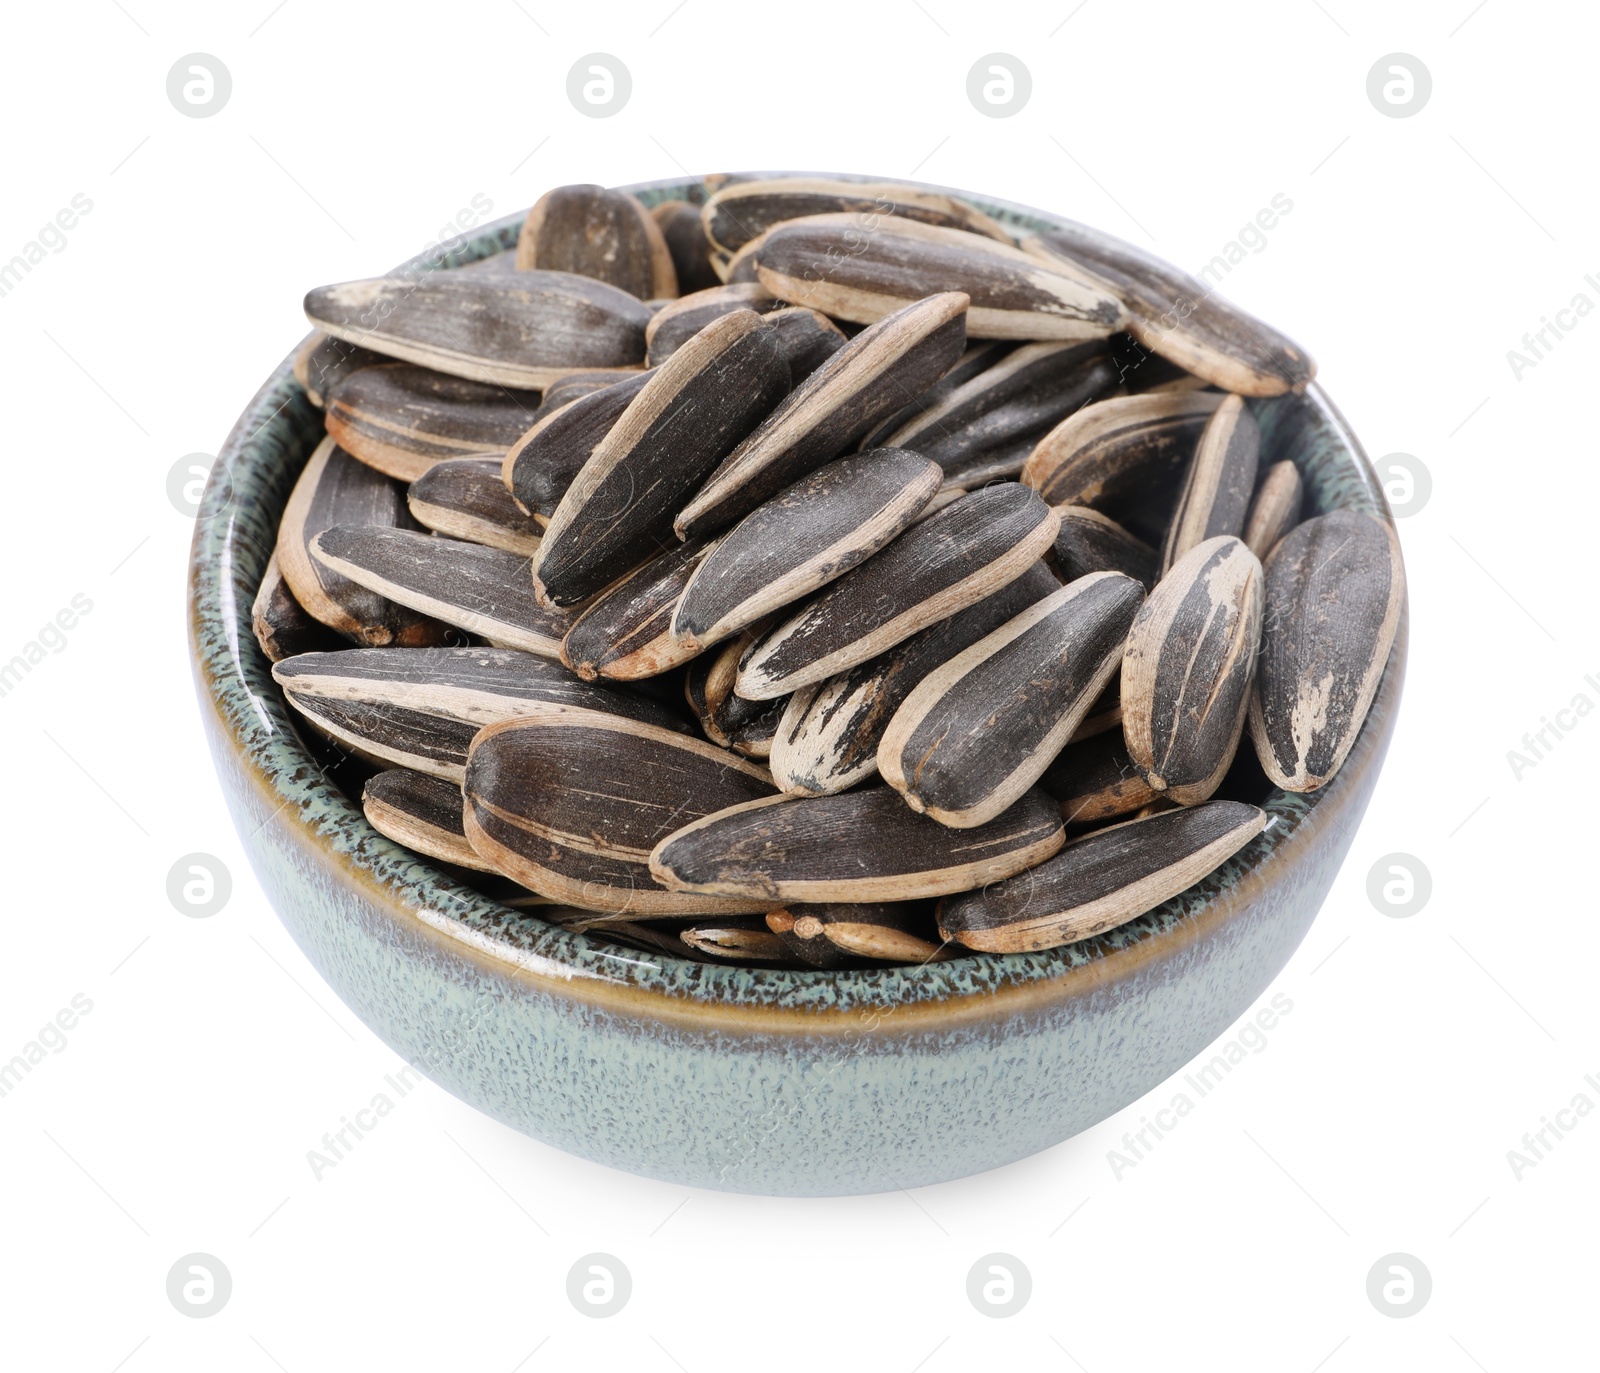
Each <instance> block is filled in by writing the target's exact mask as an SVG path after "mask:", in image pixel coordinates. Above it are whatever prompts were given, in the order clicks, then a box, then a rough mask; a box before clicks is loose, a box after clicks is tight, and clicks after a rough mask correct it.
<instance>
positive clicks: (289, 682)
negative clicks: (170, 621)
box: [272, 648, 689, 761]
mask: <svg viewBox="0 0 1600 1373" xmlns="http://www.w3.org/2000/svg"><path fill="white" fill-rule="evenodd" d="M272 676H273V680H274V681H276V682H277V683H278V685H279V686H281V687H282V688H283V689H284V691H285V692H286V693H287V694H288V695H290V696H315V697H317V698H318V699H319V700H324V701H343V702H353V703H356V704H360V705H365V706H376V707H384V706H397V707H400V708H402V709H405V710H412V711H420V712H422V713H423V714H425V715H434V716H438V717H439V718H440V719H446V720H460V721H461V722H462V723H463V724H469V725H472V726H473V727H474V728H475V729H481V728H482V727H483V726H484V725H494V724H499V723H500V722H501V721H503V720H517V719H521V718H523V717H525V716H528V715H536V714H537V715H548V714H552V713H571V712H573V711H579V712H588V713H591V714H592V713H595V712H598V713H600V714H603V715H620V716H624V717H626V718H628V719H630V720H640V721H643V722H644V723H645V724H648V725H654V726H655V727H656V728H658V729H668V730H674V731H676V732H678V733H680V734H681V733H687V732H688V731H689V726H688V725H687V724H686V723H685V722H684V721H683V720H681V719H680V718H679V717H678V716H677V714H676V713H675V712H674V711H673V710H672V709H671V708H670V707H668V706H667V705H665V704H664V703H662V702H660V701H656V700H652V699H651V698H650V697H649V696H645V695H643V694H642V693H640V692H637V691H631V690H628V689H627V688H622V687H610V686H591V685H590V684H589V683H587V682H581V681H578V680H577V679H576V678H574V677H573V676H572V674H571V673H569V672H568V671H567V670H566V669H565V668H563V667H561V666H560V665H559V664H557V663H553V662H551V661H550V660H549V659H547V658H540V657H537V656H536V655H534V654H531V653H523V652H520V651H518V650H516V649H509V648H350V649H345V650H344V651H343V652H337V653H302V654H300V655H299V656H298V657H295V658H289V659H286V660H285V661H283V662H281V663H279V664H278V665H277V666H276V667H274V668H273V670H272ZM463 761H464V755H463Z"/></svg>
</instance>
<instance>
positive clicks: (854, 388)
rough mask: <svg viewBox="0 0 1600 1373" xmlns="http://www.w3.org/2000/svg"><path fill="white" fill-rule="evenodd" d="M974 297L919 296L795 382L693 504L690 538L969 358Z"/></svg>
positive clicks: (679, 525)
mask: <svg viewBox="0 0 1600 1373" xmlns="http://www.w3.org/2000/svg"><path fill="white" fill-rule="evenodd" d="M966 305H967V298H966V297H965V296H964V295H962V294H961V293H960V292H949V293H946V294H944V295H938V296H933V297H931V298H930V299H928V300H921V301H917V302H916V303H915V304H912V305H908V306H906V307H905V308H904V309H903V310H900V311H898V312H897V313H895V314H893V315H890V316H889V317H888V318H887V319H884V320H881V321H879V322H878V323H877V324H875V325H873V326H872V327H871V328H870V329H866V330H863V331H862V332H861V333H859V334H857V335H856V337H855V338H853V339H851V340H850V342H848V343H847V344H845V345H844V346H843V347H842V348H840V349H839V350H838V351H837V352H836V353H834V354H833V356H832V357H830V358H829V359H828V360H827V361H826V362H824V363H823V364H822V365H821V366H820V367H818V368H817V370H816V371H814V372H813V373H811V375H810V376H808V377H807V378H806V379H805V380H804V381H803V382H801V383H800V384H799V385H798V386H796V387H795V389H794V390H793V391H791V392H790V393H789V395H788V396H787V397H786V398H785V399H784V401H783V403H782V404H781V405H779V406H778V407H777V409H775V410H774V411H773V412H772V413H771V414H770V415H768V416H767V418H766V419H765V420H763V421H762V423H761V424H760V426H759V427H758V428H757V429H756V430H755V432H754V433H752V434H751V435H750V436H749V437H748V438H746V439H745V440H744V442H742V443H741V444H740V445H739V446H738V447H737V448H735V449H734V450H733V452H732V453H730V454H729V455H728V456H727V457H726V458H725V459H724V460H723V461H722V463H721V464H720V465H719V466H718V467H717V469H716V470H715V471H714V472H713V473H712V474H711V476H710V478H709V479H708V480H707V481H706V483H705V485H704V486H703V487H702V488H701V489H700V491H699V492H698V493H697V494H696V495H695V497H694V498H693V499H692V500H691V501H690V502H689V503H688V504H687V505H686V506H685V507H684V508H683V510H682V512H681V513H680V514H679V515H678V518H677V521H676V523H675V526H674V527H675V528H676V530H677V534H678V537H679V538H680V539H698V538H704V537H706V536H707V535H709V534H714V533H716V532H718V531H719V530H722V529H725V528H726V527H727V526H728V525H730V524H733V523H734V522H735V521H736V520H739V519H740V518H742V517H743V516H745V515H748V514H749V513H750V512H751V511H752V510H754V509H755V508H756V506H758V505H760V504H761V502H762V501H764V500H766V499H768V498H769V497H770V496H774V495H776V494H777V493H778V492H779V491H780V490H782V489H783V488H784V487H785V486H788V485H789V483H791V482H793V481H796V480H798V479H799V478H801V477H803V476H805V475H806V473H808V472H812V471H815V470H816V469H817V468H818V467H821V466H822V464H823V463H825V462H827V461H828V460H829V459H831V458H836V457H838V456H839V454H841V453H843V452H844V451H845V450H846V449H847V448H849V447H850V446H851V444H853V443H854V442H855V441H856V440H857V439H858V438H860V437H861V435H862V434H864V433H865V432H866V431H867V430H868V429H871V428H872V427H873V426H874V425H875V424H877V423H878V422H879V421H880V420H881V419H883V418H884V417H885V416H886V415H888V414H889V413H890V412H891V411H894V410H898V409H899V408H900V407H901V406H903V405H904V404H905V403H906V402H907V400H909V399H910V398H911V397H912V396H915V395H916V394H917V393H918V392H920V391H923V390H925V389H926V388H927V387H928V386H930V385H932V384H933V383H934V382H935V381H937V380H938V379H939V378H940V377H941V376H943V375H944V373H945V372H946V371H948V370H949V369H950V367H951V366H953V365H954V364H955V362H956V360H957V359H958V358H959V357H960V356H961V351H962V349H963V347H964V346H965V341H966V332H965V330H966V322H965V321H966Z"/></svg>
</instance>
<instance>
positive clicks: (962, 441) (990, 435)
mask: <svg viewBox="0 0 1600 1373" xmlns="http://www.w3.org/2000/svg"><path fill="white" fill-rule="evenodd" d="M1116 384H1117V374H1116V368H1115V366H1114V365H1113V364H1112V361H1111V357H1110V354H1108V353H1107V352H1106V350H1105V345H1104V344H1102V343H1099V342H1094V343H1031V344H1026V345H1024V346H1023V347H1021V348H1017V349H1015V350H1014V351H1013V352H1011V353H1010V354H1009V355H1008V356H1007V357H1005V358H1003V359H1001V360H1000V361H999V362H997V363H996V364H995V365H994V366H993V367H990V368H987V369H985V370H984V371H982V372H979V373H978V375H977V376H975V377H973V378H972V379H971V380H970V381H968V382H967V383H966V384H965V385H964V386H961V387H958V388H957V389H956V390H954V391H952V392H951V393H950V394H949V395H947V396H946V397H945V398H944V399H943V400H942V401H941V402H939V403H937V404H935V405H933V406H932V407H930V408H929V409H927V410H925V411H923V412H922V414H920V415H919V416H917V417H916V418H915V419H913V420H912V421H911V422H910V423H908V424H906V425H905V426H904V427H903V428H901V429H899V430H898V431H896V432H895V433H894V434H892V435H891V436H890V437H889V438H888V439H887V440H886V443H887V445H888V446H889V447H894V448H911V449H915V450H916V451H917V452H918V453H921V454H922V456H923V457H925V458H932V459H933V460H934V461H935V462H936V463H938V464H939V466H940V467H942V468H944V470H945V472H946V473H952V472H958V471H961V470H963V469H971V468H973V467H974V466H976V460H977V459H978V458H979V457H981V456H982V455H986V454H987V455H992V454H994V453H996V452H997V451H998V450H1002V449H1015V448H1016V446H1017V444H1018V443H1019V442H1021V441H1023V440H1028V439H1032V438H1034V437H1036V436H1037V435H1039V434H1042V433H1044V432H1045V430H1047V429H1050V428H1052V427H1053V426H1054V425H1056V424H1057V423H1059V422H1060V421H1061V420H1062V419H1064V418H1066V416H1068V415H1071V414H1073V413H1074V412H1076V411H1077V410H1079V409H1081V408H1082V407H1083V406H1085V405H1087V404H1089V402H1091V401H1095V400H1099V399H1100V398H1102V397H1103V396H1107V395H1109V394H1110V393H1111V391H1112V390H1113V389H1114V388H1115V386H1116ZM1032 446H1033V445H1032V444H1031V443H1029V444H1027V445H1026V447H1025V448H1023V449H1022V450H1021V452H1020V456H1019V457H1018V459H1017V460H1016V470H1017V471H1020V470H1021V468H1022V460H1023V459H1025V458H1026V457H1027V454H1028V452H1029V451H1030V450H1031V449H1032ZM1007 465H1009V464H1007Z"/></svg>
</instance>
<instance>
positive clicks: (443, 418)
mask: <svg viewBox="0 0 1600 1373" xmlns="http://www.w3.org/2000/svg"><path fill="white" fill-rule="evenodd" d="M538 405H539V398H538V396H537V395H536V394H535V393H534V392H531V391H513V390H508V389H507V388H506V387H504V386H491V385H487V384H485V383H484V382H480V381H466V380H463V379H462V378H461V377H450V376H445V375H444V374H443V373H442V372H434V371H431V370H430V369H428V368H426V367H414V366H412V365H411V364H410V363H407V362H385V363H383V364H381V365H379V366H376V367H364V368H362V369H361V370H360V371H359V372H356V373H355V374H353V375H352V376H349V377H346V378H345V379H344V380H343V381H341V382H340V383H339V384H338V385H337V386H336V387H334V389H333V390H332V391H330V392H329V393H328V434H329V436H330V437H331V438H332V439H333V441H334V442H335V443H337V444H338V445H339V446H340V447H341V448H342V449H344V450H345V452H347V453H349V454H350V455H351V456H352V457H356V458H360V459H361V461H362V462H364V463H366V464H367V465H368V466H369V467H376V468H377V469H378V471H380V472H383V473H386V474H387V475H389V476H391V477H394V478H397V479H398V480H400V481H407V482H409V481H415V480H416V479H417V478H418V477H420V476H421V475H422V474H423V473H424V472H426V471H427V470H428V469H429V468H430V467H432V466H433V464H434V463H436V462H438V461H440V460H441V459H443V458H460V457H466V456H468V455H469V454H481V453H489V452H493V453H495V454H497V455H498V454H500V453H504V452H505V450H506V449H507V448H509V447H510V446H511V445H512V444H513V443H515V442H516V441H517V440H518V439H519V438H521V437H522V435H523V433H524V431H525V430H526V429H527V428H528V426H529V425H531V424H532V423H533V414H534V411H535V410H536V409H538Z"/></svg>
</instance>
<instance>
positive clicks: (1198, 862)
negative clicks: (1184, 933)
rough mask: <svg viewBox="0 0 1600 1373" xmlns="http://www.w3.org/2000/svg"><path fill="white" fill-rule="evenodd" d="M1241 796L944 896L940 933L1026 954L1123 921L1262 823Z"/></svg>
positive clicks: (1093, 839) (1097, 839) (1100, 837)
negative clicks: (1005, 879) (1015, 875)
mask: <svg viewBox="0 0 1600 1373" xmlns="http://www.w3.org/2000/svg"><path fill="white" fill-rule="evenodd" d="M1266 822H1267V817H1266V815H1265V813H1264V812H1262V811H1260V810H1258V809H1257V808H1256V807H1255V806H1247V805H1244V804H1243V803H1241V802H1238V801H1208V802H1206V804H1205V805H1203V806H1191V807H1186V808H1184V809H1181V810H1173V811H1164V812H1161V813H1159V814H1156V815H1152V816H1150V817H1148V818H1147V819H1143V820H1129V821H1125V822H1124V823H1122V824H1120V825H1111V826H1109V827H1107V828H1105V829H1100V830H1095V831H1094V832H1093V833H1091V834H1086V835H1084V836H1083V837H1082V838H1081V839H1076V840H1074V841H1073V842H1072V843H1070V844H1068V845H1067V846H1066V847H1065V848H1064V849H1062V850H1061V852H1060V853H1058V854H1056V856H1055V857H1054V858H1052V859H1050V860H1049V861H1048V862H1045V863H1041V864H1040V865H1039V866H1038V867H1036V868H1033V869H1032V870H1030V871H1029V872H1026V873H1024V874H1023V875H1022V876H1021V877H1018V878H1014V879H1012V880H1011V881H1009V882H996V883H995V884H994V885H993V886H989V887H986V888H984V889H983V890H982V891H971V892H966V893H963V894H962V895H960V896H952V897H949V898H947V899H946V900H944V901H941V902H940V903H939V933H940V934H941V935H943V936H944V938H946V939H955V940H959V941H960V942H961V943H963V944H965V945H966V946H967V947H968V948H969V949H980V950H983V951H984V952H987V953H1027V952H1033V951H1037V950H1039V949H1053V948H1056V947H1057V946H1059V945H1061V944H1071V943H1074V942H1076V941H1077V940H1080V939H1088V938H1089V937H1090V936H1091V935H1096V934H1103V933H1104V932H1105V931H1107V930H1113V929H1115V928H1116V927H1117V926H1118V925H1125V924H1127V923H1128V921H1130V920H1132V919H1134V918H1135V917H1137V916H1140V915H1143V914H1144V913H1145V912H1146V911H1150V910H1154V909H1155V908H1156V907H1157V906H1159V905H1160V904H1161V903H1162V902H1163V901H1169V900H1171V899H1172V898H1173V897H1174V896H1177V895H1178V894H1179V893H1180V892H1184V891H1187V890H1188V889H1189V888H1190V887H1192V886H1194V884H1195V883H1196V882H1198V881H1200V879H1201V878H1203V877H1207V876H1209V875H1210V874H1211V873H1213V872H1215V871H1216V870H1217V869H1218V868H1220V867H1221V866H1222V865H1223V864H1224V863H1226V862H1227V861H1228V859H1230V858H1232V857H1233V855H1234V854H1236V853H1238V852H1239V850H1240V849H1242V848H1243V847H1244V846H1245V845H1246V844H1248V843H1249V842H1250V841H1251V840H1252V839H1254V838H1255V837H1256V835H1258V834H1260V833H1261V831H1262V830H1263V829H1264V828H1265V827H1266Z"/></svg>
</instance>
